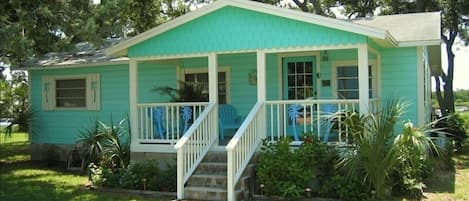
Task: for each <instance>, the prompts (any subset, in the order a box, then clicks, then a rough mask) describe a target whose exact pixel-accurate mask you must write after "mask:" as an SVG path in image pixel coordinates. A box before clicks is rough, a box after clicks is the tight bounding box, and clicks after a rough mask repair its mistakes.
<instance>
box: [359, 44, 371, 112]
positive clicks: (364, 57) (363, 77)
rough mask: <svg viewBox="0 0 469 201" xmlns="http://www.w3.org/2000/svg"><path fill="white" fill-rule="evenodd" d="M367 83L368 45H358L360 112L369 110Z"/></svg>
mask: <svg viewBox="0 0 469 201" xmlns="http://www.w3.org/2000/svg"><path fill="white" fill-rule="evenodd" d="M368 90H369V83H368V46H367V45H366V44H363V45H360V46H359V47H358V94H359V99H360V114H366V113H368V111H369V102H370V101H369V100H370V97H369V94H368V93H369V92H368Z"/></svg>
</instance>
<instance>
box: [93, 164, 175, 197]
mask: <svg viewBox="0 0 469 201" xmlns="http://www.w3.org/2000/svg"><path fill="white" fill-rule="evenodd" d="M88 167H89V174H90V175H89V178H90V180H91V181H92V182H93V185H95V186H105V187H117V188H126V189H137V190H144V189H145V190H153V191H160V190H161V191H170V192H175V191H176V167H175V166H174V165H170V166H168V167H167V169H166V170H161V169H160V168H159V165H158V162H157V161H155V160H146V161H140V162H137V163H134V164H131V165H129V166H128V167H127V168H118V169H111V168H109V167H104V166H98V165H95V164H93V163H91V164H90V165H89V166H88Z"/></svg>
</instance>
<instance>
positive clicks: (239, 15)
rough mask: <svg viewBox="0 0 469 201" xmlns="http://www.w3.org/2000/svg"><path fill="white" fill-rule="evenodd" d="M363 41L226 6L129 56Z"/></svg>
mask: <svg viewBox="0 0 469 201" xmlns="http://www.w3.org/2000/svg"><path fill="white" fill-rule="evenodd" d="M364 42H366V37H365V36H363V35H358V34H353V33H350V32H345V31H340V30H336V29H331V28H327V27H323V26H318V25H314V24H310V23H305V22H300V21H296V20H291V19H287V18H282V17H278V16H273V15H269V14H264V13H259V12H255V11H250V10H246V9H241V8H235V7H231V6H228V7H225V8H222V9H220V10H217V11H215V12H212V13H209V14H207V15H205V16H202V17H199V18H197V19H194V20H192V21H190V22H187V23H185V24H183V25H180V26H179V27H176V28H174V29H172V30H169V31H167V32H165V33H162V34H160V35H158V36H155V37H153V38H150V39H148V40H145V41H143V42H141V43H139V44H137V45H134V46H132V47H130V48H129V56H130V57H138V56H153V55H170V54H186V53H200V52H218V51H246V50H256V49H265V48H295V47H308V46H324V45H348V44H357V43H364Z"/></svg>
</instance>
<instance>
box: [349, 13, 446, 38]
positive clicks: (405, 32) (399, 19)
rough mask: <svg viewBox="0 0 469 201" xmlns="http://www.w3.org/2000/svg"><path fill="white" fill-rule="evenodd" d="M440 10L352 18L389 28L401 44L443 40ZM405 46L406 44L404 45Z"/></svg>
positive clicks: (375, 26)
mask: <svg viewBox="0 0 469 201" xmlns="http://www.w3.org/2000/svg"><path fill="white" fill-rule="evenodd" d="M440 18H441V17H440V12H428V13H412V14H400V15H383V16H374V17H371V18H362V19H358V20H352V22H354V23H357V24H361V25H365V26H369V27H373V28H380V29H385V30H387V31H388V32H389V33H390V34H391V35H392V36H393V37H394V38H395V39H396V41H397V42H398V43H399V44H400V46H402V45H401V44H405V43H410V42H413V43H415V42H434V43H435V45H436V44H439V43H440V40H441V34H440V33H441V27H440V26H441V24H440ZM404 46H405V45H404Z"/></svg>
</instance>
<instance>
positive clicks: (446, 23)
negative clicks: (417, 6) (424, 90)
mask: <svg viewBox="0 0 469 201" xmlns="http://www.w3.org/2000/svg"><path fill="white" fill-rule="evenodd" d="M441 8H442V15H443V22H442V25H443V26H442V31H441V37H442V38H443V41H444V43H445V48H446V56H447V59H448V66H447V68H446V73H445V72H444V71H441V72H440V73H439V74H436V75H434V78H435V83H436V85H435V89H436V97H437V100H438V104H439V106H440V110H441V112H442V114H443V116H447V115H448V114H450V113H454V93H453V78H454V57H455V55H454V52H453V46H454V44H455V40H456V38H457V37H459V38H461V39H462V40H463V41H464V42H465V44H466V45H467V43H468V42H469V1H460V0H446V1H441ZM441 83H443V94H442V92H441Z"/></svg>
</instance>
